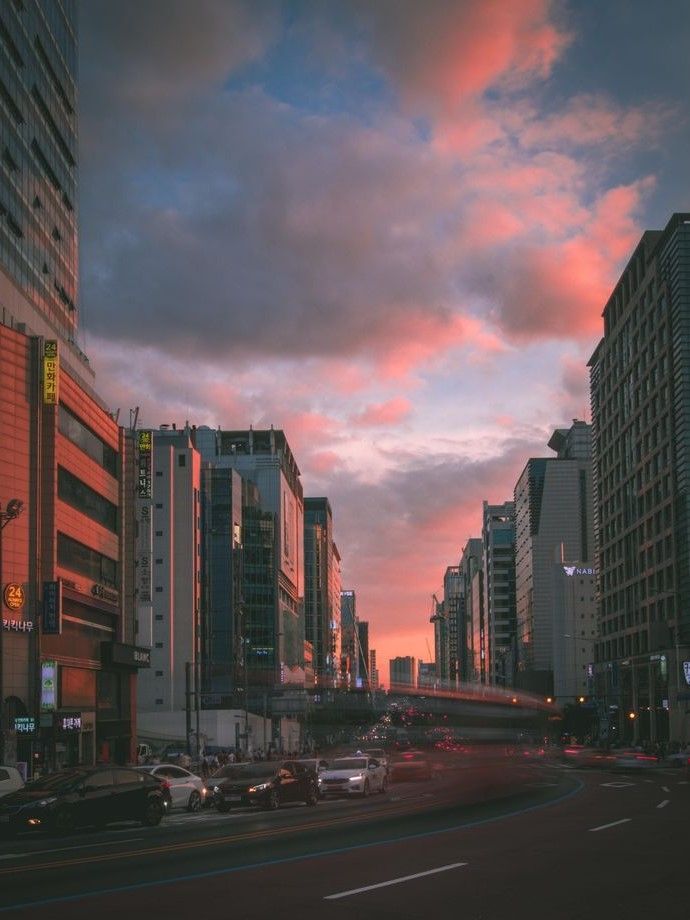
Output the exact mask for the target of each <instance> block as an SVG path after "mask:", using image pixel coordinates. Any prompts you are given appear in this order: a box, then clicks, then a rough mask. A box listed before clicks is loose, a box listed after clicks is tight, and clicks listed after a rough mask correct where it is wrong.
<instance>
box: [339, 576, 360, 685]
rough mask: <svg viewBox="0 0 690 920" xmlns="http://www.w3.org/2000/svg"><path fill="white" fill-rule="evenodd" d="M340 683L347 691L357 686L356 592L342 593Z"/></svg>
mask: <svg viewBox="0 0 690 920" xmlns="http://www.w3.org/2000/svg"><path fill="white" fill-rule="evenodd" d="M340 624H341V649H340V683H341V686H342V687H343V688H344V689H346V690H351V689H352V688H353V687H356V686H357V678H358V677H359V655H358V654H357V595H356V593H355V592H354V591H341V592H340Z"/></svg>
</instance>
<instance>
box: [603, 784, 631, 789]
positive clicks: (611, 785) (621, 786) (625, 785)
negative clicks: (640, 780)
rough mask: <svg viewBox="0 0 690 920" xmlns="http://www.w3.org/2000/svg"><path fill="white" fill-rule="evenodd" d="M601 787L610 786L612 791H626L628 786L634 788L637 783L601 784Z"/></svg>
mask: <svg viewBox="0 0 690 920" xmlns="http://www.w3.org/2000/svg"><path fill="white" fill-rule="evenodd" d="M599 785H601V786H608V787H609V788H610V789H626V788H627V787H628V786H634V785H635V783H600V784H599Z"/></svg>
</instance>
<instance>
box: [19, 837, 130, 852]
mask: <svg viewBox="0 0 690 920" xmlns="http://www.w3.org/2000/svg"><path fill="white" fill-rule="evenodd" d="M143 839H144V838H143V837H126V838H125V839H124V840H123V839H122V838H121V837H118V839H117V840H104V841H103V843H80V844H78V845H76V846H73V847H56V848H55V849H53V850H30V851H29V852H28V853H24V854H23V855H24V856H43V855H44V854H45V853H66V852H67V851H68V850H90V849H92V848H93V847H112V846H115V845H116V844H118V843H136V842H137V841H139V840H143Z"/></svg>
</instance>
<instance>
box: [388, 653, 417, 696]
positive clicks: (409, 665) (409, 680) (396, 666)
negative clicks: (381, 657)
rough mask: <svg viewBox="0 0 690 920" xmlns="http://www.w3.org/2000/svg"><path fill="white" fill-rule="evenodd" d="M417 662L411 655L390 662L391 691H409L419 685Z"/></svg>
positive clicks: (392, 659)
mask: <svg viewBox="0 0 690 920" xmlns="http://www.w3.org/2000/svg"><path fill="white" fill-rule="evenodd" d="M415 664H416V661H415V659H414V657H412V656H411V655H404V656H400V655H399V656H398V657H397V658H391V659H390V661H389V674H390V689H391V690H392V691H396V690H401V691H405V690H409V689H411V688H414V687H415V686H416V684H417V673H416V669H415Z"/></svg>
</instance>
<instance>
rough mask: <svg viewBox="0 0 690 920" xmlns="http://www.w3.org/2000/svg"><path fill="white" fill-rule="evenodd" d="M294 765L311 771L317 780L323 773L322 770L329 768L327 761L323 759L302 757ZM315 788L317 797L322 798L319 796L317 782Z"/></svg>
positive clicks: (319, 788) (319, 789)
mask: <svg viewBox="0 0 690 920" xmlns="http://www.w3.org/2000/svg"><path fill="white" fill-rule="evenodd" d="M294 763H296V764H298V765H300V766H302V767H306V768H307V769H308V770H313V771H314V773H315V774H316V778H317V780H318V778H319V776H320V774H321V773H323V771H324V770H327V769H328V766H329V761H328V760H326V758H325V757H304V758H302V759H301V760H295V761H294ZM317 788H318V793H319V797H320V798H323V796H322V795H321V787H320V786H319V785H318V782H317Z"/></svg>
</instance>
